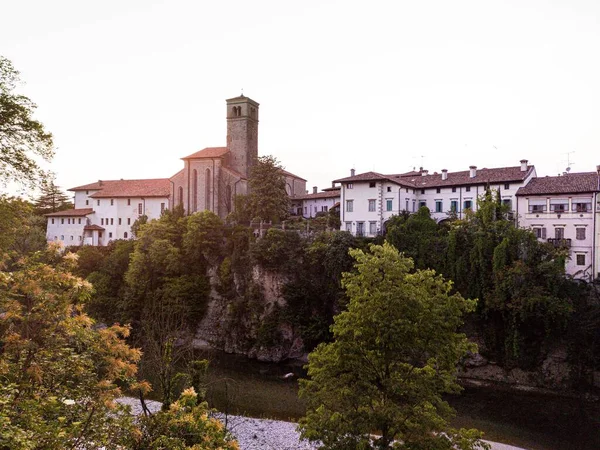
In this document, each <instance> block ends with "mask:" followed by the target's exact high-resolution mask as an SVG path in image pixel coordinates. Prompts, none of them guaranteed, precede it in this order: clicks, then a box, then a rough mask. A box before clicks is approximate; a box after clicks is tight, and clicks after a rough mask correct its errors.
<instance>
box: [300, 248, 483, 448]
mask: <svg viewBox="0 0 600 450" xmlns="http://www.w3.org/2000/svg"><path fill="white" fill-rule="evenodd" d="M370 249H371V253H365V252H363V251H362V250H358V249H355V250H350V254H351V255H352V256H353V257H354V259H355V260H356V265H355V268H356V270H355V271H354V272H352V273H345V274H344V278H343V285H344V287H345V289H346V291H347V294H348V297H349V299H350V302H349V305H348V310H347V311H345V312H342V313H340V314H339V315H337V316H336V317H335V322H334V324H333V325H332V331H333V337H334V341H333V342H331V343H328V344H320V345H319V346H318V347H317V348H316V350H315V351H314V352H312V353H311V354H310V356H309V365H308V375H309V379H308V380H301V384H300V395H301V397H302V398H304V399H305V400H306V402H307V414H306V417H304V418H303V419H301V421H300V430H301V434H302V436H303V437H304V438H308V439H309V440H312V441H321V442H322V443H323V445H324V447H323V448H326V449H340V450H342V449H343V450H350V449H371V448H375V449H387V448H405V449H423V450H424V449H448V450H450V449H453V448H460V449H473V448H485V447H486V446H485V444H483V443H482V442H481V441H480V437H481V433H479V432H478V431H477V430H465V429H461V430H455V429H452V428H450V427H449V425H448V420H449V419H450V418H451V417H452V415H453V410H452V409H451V408H450V406H449V405H448V404H447V403H446V402H445V401H444V400H443V399H442V394H443V393H455V392H459V391H460V387H459V385H458V384H457V382H456V367H457V364H458V361H459V359H460V358H461V357H463V356H464V355H465V354H466V353H467V352H468V351H473V350H474V347H475V345H474V344H470V343H469V342H468V341H467V339H466V337H465V336H464V335H463V334H459V333H457V332H456V330H457V328H458V327H459V326H460V325H461V324H462V316H463V314H464V313H466V312H468V311H471V310H473V309H474V308H475V301H473V300H465V299H464V298H463V297H462V296H461V295H460V294H451V290H452V285H451V283H450V282H446V281H444V280H443V278H442V277H441V276H436V275H435V273H434V272H433V271H430V270H424V271H421V270H418V271H416V272H411V270H412V268H413V263H412V261H411V260H410V259H408V258H405V257H403V256H402V255H400V254H399V253H398V251H397V250H396V249H395V248H394V247H392V246H391V245H389V244H387V243H386V244H384V245H383V246H378V245H371V247H370Z"/></svg>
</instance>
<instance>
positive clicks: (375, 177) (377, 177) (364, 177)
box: [333, 172, 415, 188]
mask: <svg viewBox="0 0 600 450" xmlns="http://www.w3.org/2000/svg"><path fill="white" fill-rule="evenodd" d="M333 181H334V182H335V183H355V182H360V181H391V182H392V183H395V184H398V185H400V186H406V187H411V188H414V187H415V186H414V183H411V182H410V181H407V180H406V179H403V178H402V179H401V178H400V175H383V174H381V173H377V172H365V173H359V174H358V175H354V176H353V177H346V178H340V179H339V180H333Z"/></svg>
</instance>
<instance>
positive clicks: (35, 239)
mask: <svg viewBox="0 0 600 450" xmlns="http://www.w3.org/2000/svg"><path fill="white" fill-rule="evenodd" d="M45 227H46V221H45V220H44V219H41V218H39V217H37V216H35V215H34V213H33V207H32V205H31V203H29V202H27V201H25V200H22V199H20V198H16V197H6V196H3V195H0V256H1V255H3V254H5V255H6V256H7V257H8V258H9V259H10V260H15V259H18V258H21V257H23V256H26V255H30V254H32V253H34V252H36V251H39V250H43V249H44V248H45V247H46V233H45Z"/></svg>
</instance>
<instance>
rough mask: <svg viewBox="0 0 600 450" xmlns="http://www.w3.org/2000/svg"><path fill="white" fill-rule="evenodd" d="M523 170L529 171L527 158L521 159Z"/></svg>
mask: <svg viewBox="0 0 600 450" xmlns="http://www.w3.org/2000/svg"><path fill="white" fill-rule="evenodd" d="M521 172H527V160H526V159H522V160H521Z"/></svg>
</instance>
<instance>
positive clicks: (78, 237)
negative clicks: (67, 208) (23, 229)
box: [46, 217, 86, 247]
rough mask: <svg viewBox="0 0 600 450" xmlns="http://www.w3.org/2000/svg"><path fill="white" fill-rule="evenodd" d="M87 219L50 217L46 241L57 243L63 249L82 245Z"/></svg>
mask: <svg viewBox="0 0 600 450" xmlns="http://www.w3.org/2000/svg"><path fill="white" fill-rule="evenodd" d="M85 225H86V218H85V217H48V226H47V228H46V240H47V241H48V242H57V243H59V244H60V246H61V247H66V246H69V245H82V242H83V227H84V226H85Z"/></svg>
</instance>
